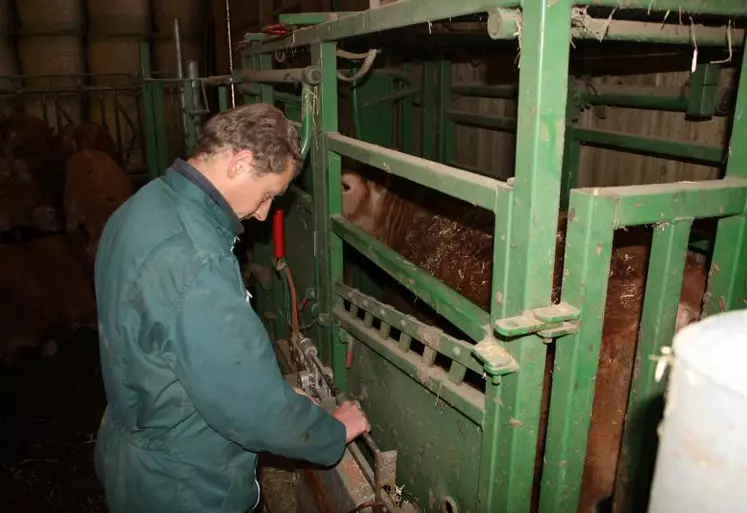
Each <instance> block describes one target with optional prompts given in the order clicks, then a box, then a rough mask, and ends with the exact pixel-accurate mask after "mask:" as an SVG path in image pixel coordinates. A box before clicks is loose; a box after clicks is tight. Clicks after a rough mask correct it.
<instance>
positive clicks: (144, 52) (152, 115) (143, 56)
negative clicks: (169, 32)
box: [140, 42, 159, 179]
mask: <svg viewBox="0 0 747 513" xmlns="http://www.w3.org/2000/svg"><path fill="white" fill-rule="evenodd" d="M140 69H141V72H142V74H143V77H150V74H151V65H150V45H149V44H148V43H146V42H144V43H140ZM156 87H158V86H156V85H155V84H148V83H144V84H143V111H144V113H145V126H144V129H145V157H146V159H147V164H148V176H149V177H150V178H151V179H154V178H157V177H158V175H159V170H158V155H157V153H156V152H157V148H158V145H157V137H158V130H157V129H156V116H157V114H156V110H155V101H154V90H155V88H156Z"/></svg>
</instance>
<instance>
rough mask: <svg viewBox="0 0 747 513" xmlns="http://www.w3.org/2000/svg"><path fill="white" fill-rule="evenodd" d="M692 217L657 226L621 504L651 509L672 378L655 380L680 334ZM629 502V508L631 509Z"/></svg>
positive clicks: (622, 461) (623, 458)
mask: <svg viewBox="0 0 747 513" xmlns="http://www.w3.org/2000/svg"><path fill="white" fill-rule="evenodd" d="M692 221H693V220H692V219H681V220H677V221H675V222H671V223H663V224H662V225H660V227H659V228H658V229H657V230H654V235H653V244H652V246H651V258H650V263H649V278H648V280H647V282H646V292H645V299H644V304H643V314H642V318H641V327H640V335H639V338H638V347H637V348H636V359H635V361H636V365H635V369H634V376H633V384H632V387H631V390H630V402H629V404H628V411H627V414H626V418H625V429H624V433H623V443H622V449H621V452H620V457H619V460H618V468H617V472H618V477H617V480H616V482H615V495H616V497H615V503H616V507H622V508H623V509H624V510H627V511H645V510H646V507H647V505H648V497H649V494H650V493H651V490H650V487H651V476H653V473H654V463H655V461H656V448H657V445H658V438H659V437H658V435H657V428H658V426H659V422H660V421H661V418H662V414H663V407H664V401H663V398H664V390H665V388H666V381H665V380H661V381H658V382H657V380H656V378H655V369H656V366H657V365H658V360H655V359H653V358H652V356H654V355H659V354H662V353H661V349H662V348H663V347H665V346H669V345H670V344H671V343H672V338H673V337H674V328H675V320H676V318H677V306H678V303H679V299H680V289H681V288H682V277H683V275H684V270H685V252H686V249H687V243H688V240H689V237H690V229H691V228H692ZM626 505H627V507H626Z"/></svg>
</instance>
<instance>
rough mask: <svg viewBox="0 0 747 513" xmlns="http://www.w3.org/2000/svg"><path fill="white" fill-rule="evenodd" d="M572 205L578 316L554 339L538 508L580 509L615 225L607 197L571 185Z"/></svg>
mask: <svg viewBox="0 0 747 513" xmlns="http://www.w3.org/2000/svg"><path fill="white" fill-rule="evenodd" d="M570 209H571V210H572V211H573V212H574V215H573V217H572V218H571V219H569V223H568V231H567V239H566V250H565V269H564V278H563V298H562V300H563V301H564V302H566V303H569V304H572V305H574V306H576V307H577V308H579V309H580V310H581V312H582V318H581V322H580V324H579V329H578V331H577V332H576V333H572V334H570V335H568V336H566V337H564V338H562V339H560V340H558V341H557V342H556V349H555V365H554V370H553V378H552V392H551V398H550V413H549V418H548V426H547V443H546V446H545V455H544V462H545V463H544V468H543V471H542V488H541V492H540V506H539V511H540V512H541V513H554V512H556V511H578V504H579V490H580V489H581V478H582V475H583V469H584V461H585V459H586V443H587V438H588V433H589V424H590V420H591V410H592V404H593V400H594V378H595V376H596V373H597V366H598V361H599V349H600V346H601V340H602V324H603V319H604V309H605V297H606V296H607V282H608V274H609V267H610V259H611V258H612V240H613V236H614V230H615V210H616V205H615V203H614V201H611V199H610V198H608V197H606V196H597V195H594V194H592V193H590V192H589V191H586V190H584V191H579V190H575V191H573V192H572V193H571V203H570Z"/></svg>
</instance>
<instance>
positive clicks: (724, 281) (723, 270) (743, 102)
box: [704, 54, 747, 315]
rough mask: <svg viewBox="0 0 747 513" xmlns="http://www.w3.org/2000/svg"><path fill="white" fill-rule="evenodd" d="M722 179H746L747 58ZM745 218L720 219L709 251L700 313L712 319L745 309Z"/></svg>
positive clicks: (746, 302) (746, 235)
mask: <svg viewBox="0 0 747 513" xmlns="http://www.w3.org/2000/svg"><path fill="white" fill-rule="evenodd" d="M738 87H739V88H738V90H737V100H736V104H735V105H734V115H733V116H732V119H733V125H732V129H731V136H730V137H731V139H730V141H729V144H728V147H729V151H728V155H729V156H728V161H727V163H726V176H727V177H739V178H747V144H744V143H743V141H745V140H747V58H745V56H744V54H743V55H742V63H741V69H740V72H739V85H738ZM745 283H747V216H740V217H735V218H732V219H722V220H720V221H719V223H718V231H717V234H716V240H715V243H714V248H713V262H712V267H711V276H710V280H709V282H708V294H707V295H706V298H707V299H706V303H705V307H704V312H705V313H706V314H707V315H712V314H714V313H717V312H721V311H723V310H725V309H732V308H744V307H745V305H747V290H745V287H744V284H745Z"/></svg>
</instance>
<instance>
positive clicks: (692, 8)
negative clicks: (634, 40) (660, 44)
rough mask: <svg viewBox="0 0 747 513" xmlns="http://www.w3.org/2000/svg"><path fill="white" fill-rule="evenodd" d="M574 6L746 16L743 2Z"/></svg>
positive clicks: (635, 0)
mask: <svg viewBox="0 0 747 513" xmlns="http://www.w3.org/2000/svg"><path fill="white" fill-rule="evenodd" d="M574 3H575V4H576V5H593V6H595V7H616V8H618V9H640V10H644V11H647V12H650V13H655V12H659V13H664V12H666V11H672V12H679V11H680V10H681V11H682V12H683V13H690V14H694V13H698V14H714V15H723V16H745V15H747V2H745V0H653V1H652V0H578V1H576V2H574Z"/></svg>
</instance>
